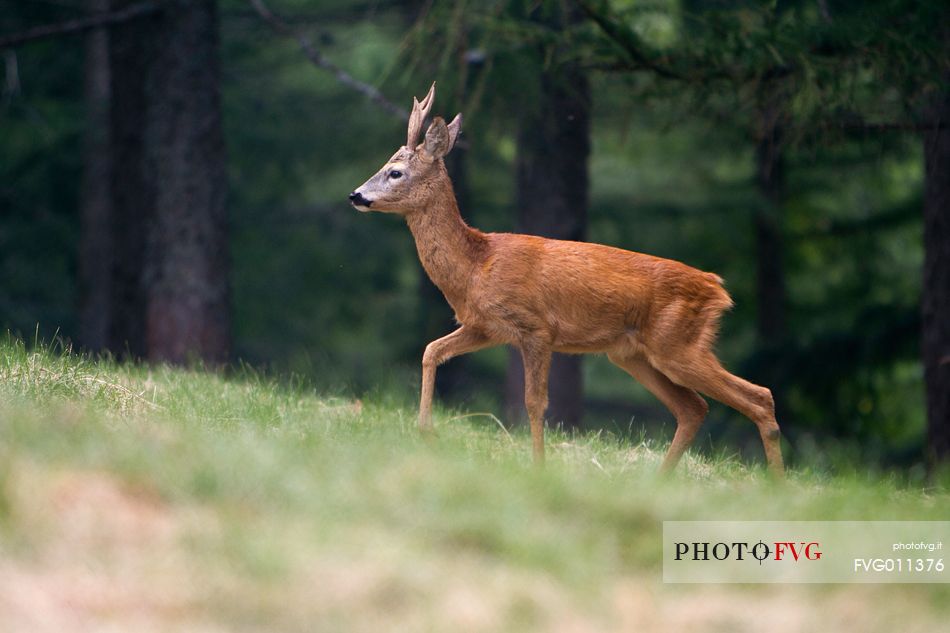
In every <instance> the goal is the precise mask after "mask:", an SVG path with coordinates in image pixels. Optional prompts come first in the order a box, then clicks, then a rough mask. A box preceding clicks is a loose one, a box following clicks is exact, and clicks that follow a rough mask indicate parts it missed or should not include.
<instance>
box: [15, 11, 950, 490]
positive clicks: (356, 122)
mask: <svg viewBox="0 0 950 633" xmlns="http://www.w3.org/2000/svg"><path fill="white" fill-rule="evenodd" d="M568 4H570V3H568ZM568 4H564V3H561V2H541V3H538V2H530V1H508V0H493V1H491V2H472V1H468V2H443V1H438V2H433V3H415V2H391V3H375V2H372V3H351V2H344V1H343V0H323V1H321V2H310V1H304V0H293V1H291V0H283V1H277V0H273V1H270V2H268V5H269V6H271V7H272V8H273V9H274V10H275V11H277V12H279V13H280V14H282V15H284V16H286V17H287V18H288V20H289V21H290V22H291V23H292V24H294V25H295V27H296V28H299V29H300V30H301V31H302V32H303V33H304V34H306V35H307V36H308V37H310V38H311V39H312V40H313V42H314V43H315V44H316V46H317V47H318V48H319V49H320V50H321V51H322V52H323V53H324V54H325V55H327V57H329V58H330V59H333V60H335V61H336V62H337V63H339V64H340V65H341V66H343V67H344V68H345V69H347V70H348V71H349V72H351V73H352V74H353V75H355V76H357V77H359V78H360V79H363V80H365V81H368V82H369V83H372V84H373V85H377V86H379V87H380V88H381V90H382V91H383V93H384V94H386V95H388V96H389V97H390V98H391V99H392V100H393V101H394V102H395V103H397V104H400V105H403V106H404V107H408V105H409V103H410V99H411V96H412V95H413V94H421V93H422V92H423V91H424V90H425V89H426V88H427V86H428V85H429V82H430V81H432V79H437V80H438V81H439V97H438V103H437V105H436V111H437V113H440V114H447V115H450V116H451V115H452V114H454V112H455V111H459V110H460V111H462V112H463V113H464V115H465V132H464V134H465V136H464V137H463V140H464V141H465V142H466V144H467V149H465V150H464V155H465V174H466V175H467V181H468V205H467V208H464V209H463V212H464V213H465V216H466V219H468V220H469V221H470V222H471V223H472V224H473V225H475V226H478V227H479V228H482V229H484V230H490V231H504V230H510V229H511V228H512V226H513V223H514V218H515V215H516V213H515V210H514V208H513V204H514V203H513V200H514V198H515V196H514V191H513V183H514V174H515V168H516V165H515V157H516V151H517V148H516V145H515V141H514V138H516V136H515V132H516V129H517V123H518V115H519V112H520V107H521V104H523V103H526V102H530V100H531V99H532V98H533V95H532V94H531V93H530V91H526V89H525V88H524V86H525V85H529V84H532V83H533V82H529V81H527V79H528V78H530V77H532V76H533V75H534V74H536V73H537V72H538V69H539V68H541V67H543V66H545V65H551V64H560V63H566V62H572V63H575V62H579V63H581V64H583V65H584V67H586V68H588V69H589V70H590V72H591V75H592V90H593V101H594V108H595V110H594V119H593V139H592V140H593V148H594V151H593V154H592V162H591V168H590V172H591V179H592V190H591V196H590V213H589V218H590V231H589V236H590V239H592V240H595V241H601V242H605V243H608V244H612V245H616V246H620V247H623V248H628V249H632V250H637V251H642V252H648V253H652V254H656V255H660V256H665V257H671V258H675V259H680V260H683V261H685V262H687V263H689V264H691V265H694V266H697V267H700V268H703V269H707V270H713V271H716V272H717V273H719V274H721V275H722V276H723V277H725V278H726V280H727V285H728V289H729V291H730V292H731V293H732V294H733V296H734V298H735V299H736V303H737V306H736V309H735V310H734V311H733V312H732V313H731V314H729V315H728V316H727V318H726V320H725V322H724V331H723V335H722V337H721V344H720V348H721V351H722V355H723V356H724V358H725V359H726V361H727V364H728V365H729V366H730V367H732V368H733V369H735V370H736V371H737V372H738V373H740V374H744V375H749V376H754V375H755V373H756V371H758V369H759V368H761V367H765V366H768V365H769V364H770V363H771V362H772V361H773V358H772V357H770V356H768V354H766V353H765V352H764V351H762V349H761V342H760V341H757V340H756V337H755V303H756V297H755V256H756V245H755V243H754V237H753V230H752V226H753V223H752V218H753V215H754V213H755V211H756V209H757V208H758V207H759V206H760V205H761V204H762V200H761V197H760V195H759V194H758V193H757V191H756V188H755V184H754V178H755V174H754V156H753V152H754V145H755V133H756V130H755V128H756V122H755V120H754V118H755V117H754V114H755V112H756V108H758V107H759V106H760V105H761V104H760V100H761V97H762V94H761V93H762V91H761V88H762V86H763V85H764V84H765V83H768V82H773V81H774V82H781V83H782V88H781V89H782V90H783V91H784V92H783V93H782V94H784V95H786V97H787V107H788V110H789V116H790V122H789V125H788V130H789V138H790V141H791V143H790V145H789V150H788V154H787V173H788V187H787V190H788V197H787V200H786V202H785V204H784V207H783V212H784V231H785V234H786V249H787V251H786V261H785V268H786V274H787V285H788V288H789V295H790V296H789V299H790V305H789V318H788V320H789V328H790V340H789V341H788V342H787V344H786V346H785V347H784V348H783V349H782V350H781V352H782V353H783V356H784V357H785V358H786V359H788V360H787V365H786V366H785V368H784V378H785V381H786V383H787V386H788V389H789V403H788V405H789V414H790V415H789V419H788V420H782V424H783V428H784V429H785V431H786V434H787V436H788V437H789V438H791V440H792V444H791V446H790V448H791V449H792V455H793V459H806V460H807V459H809V458H810V457H809V455H810V454H811V453H812V452H813V448H812V447H816V446H817V447H823V446H826V445H828V444H831V443H838V442H840V443H841V444H842V445H843V446H844V448H843V449H842V450H845V451H846V452H847V451H851V450H854V451H857V452H858V453H859V454H860V456H861V457H862V458H863V459H870V460H873V461H874V462H875V463H878V464H880V465H884V466H890V465H895V464H896V465H900V466H902V467H912V466H914V465H915V464H919V462H920V460H921V458H922V450H921V448H922V445H923V437H924V434H923V428H924V419H923V414H922V406H921V393H922V384H921V372H920V366H919V364H918V362H917V360H916V357H917V354H918V350H917V342H916V341H917V324H916V313H917V304H918V299H917V297H918V296H919V292H920V281H919V274H918V273H917V271H918V270H919V267H920V261H921V257H922V250H921V245H920V240H919V232H920V220H919V217H920V214H919V206H920V198H921V181H922V174H921V156H920V153H921V150H920V144H919V142H918V141H917V139H916V137H915V135H913V134H911V133H907V132H900V131H890V132H884V133H878V132H874V131H856V130H855V127H860V126H861V125H863V124H864V123H865V122H867V121H870V122H887V121H891V120H905V119H906V120H907V121H910V122H912V117H910V116H909V115H910V114H913V113H914V112H916V110H914V108H915V107H916V105H917V104H919V102H920V100H921V99H922V98H923V96H924V95H925V93H926V92H927V91H928V90H932V89H933V88H934V86H935V85H936V84H935V83H934V81H933V73H934V72H935V69H936V68H938V67H939V66H940V64H944V63H945V62H946V57H945V55H943V54H941V53H940V51H939V49H938V44H939V43H938V41H937V40H936V39H935V38H936V36H937V29H933V28H931V26H932V25H934V24H939V23H941V21H940V15H941V13H940V12H941V11H943V10H944V9H943V8H942V7H941V3H936V2H928V3H909V2H906V1H901V0H886V1H884V0H882V1H875V2H850V1H843V0H842V1H832V0H829V1H828V2H827V3H816V2H798V1H796V2H778V3H776V2H765V3H763V2H747V1H740V2H730V1H721V2H720V1H717V2H713V3H709V2H702V3H700V2H691V1H687V0H682V1H680V2H673V1H671V0H669V1H668V0H660V1H656V2H650V3H643V2H626V1H623V2H621V1H616V0H612V1H610V2H584V3H582V4H584V5H589V7H590V8H591V9H592V10H594V11H596V12H598V14H599V15H602V17H603V23H602V24H601V23H600V22H598V21H595V20H594V19H592V18H591V17H590V16H589V15H588V16H586V17H584V18H583V19H574V20H572V21H570V24H569V25H568V28H562V25H557V26H558V28H554V26H553V25H552V21H553V22H556V21H557V20H559V19H561V18H563V17H564V16H563V9H564V7H566V6H568ZM820 4H826V5H827V6H828V7H829V11H830V14H831V17H832V20H831V21H830V22H828V21H827V20H826V19H825V18H824V17H823V16H822V15H821V13H820V10H819V9H820V7H819V5H820ZM571 6H573V5H571ZM220 8H221V57H222V68H223V77H222V92H223V104H224V115H225V118H224V120H225V128H226V137H227V144H228V156H229V163H228V169H229V178H230V189H231V193H230V202H229V204H230V213H231V255H232V262H233V275H232V286H233V297H234V309H233V314H234V339H235V340H234V349H235V357H236V359H238V360H242V361H245V362H247V363H249V364H250V365H252V366H256V367H260V366H263V367H269V368H274V369H275V370H277V371H284V372H287V371H291V372H297V373H300V374H304V375H306V376H307V379H308V380H309V381H311V382H313V383H314V384H316V385H319V386H320V387H321V388H331V389H332V391H333V392H334V393H348V394H353V395H358V396H365V394H367V393H369V394H378V393H391V394H396V393H398V394H399V395H398V400H399V402H401V403H406V402H412V401H414V399H415V397H416V389H417V384H416V383H417V380H418V379H417V378H416V376H417V372H418V362H419V358H420V356H421V351H422V349H423V347H424V345H425V344H426V342H428V341H427V340H425V337H424V335H423V333H422V330H423V329H424V328H423V327H422V326H421V325H420V324H421V323H424V322H425V321H426V319H425V318H424V316H425V315H422V314H420V312H421V311H422V310H425V309H426V308H425V305H424V304H423V303H422V301H421V299H420V298H419V293H418V290H417V288H418V278H419V275H420V269H419V266H418V263H417V261H416V255H415V252H414V249H413V246H412V243H411V240H410V237H409V235H408V232H407V231H406V229H405V226H403V224H402V223H401V222H399V221H398V220H396V219H394V218H392V217H380V216H376V215H372V216H367V215H360V214H357V213H356V212H354V211H353V210H352V209H351V208H350V207H349V206H348V205H347V204H346V195H347V193H348V192H349V191H351V190H352V189H353V188H354V187H355V186H357V185H359V184H360V183H361V182H362V181H363V180H364V179H365V178H366V177H368V176H369V175H370V174H372V173H373V172H374V171H375V170H376V169H377V168H378V166H379V165H380V164H381V163H382V161H384V160H385V159H386V158H387V157H388V156H389V155H390V153H391V152H392V151H393V150H395V148H396V147H398V146H399V145H400V144H401V143H402V141H403V138H404V132H405V128H404V123H403V122H402V121H399V120H397V119H396V118H394V117H391V116H390V115H388V114H386V113H384V112H381V111H380V110H379V109H377V108H376V106H374V105H373V104H372V103H370V102H368V101H366V100H365V99H364V98H363V97H361V96H358V95H355V94H354V93H352V92H350V91H349V89H347V88H346V87H345V86H343V85H341V84H340V83H339V82H338V81H337V80H336V78H334V77H333V76H331V75H329V74H327V73H326V72H325V71H322V70H320V69H317V68H315V67H313V66H312V65H311V64H310V62H308V61H307V60H306V59H305V58H304V57H303V55H302V54H301V52H300V51H299V49H298V47H297V45H296V44H295V43H294V42H292V41H291V40H288V39H283V38H280V37H278V36H277V35H276V34H275V33H273V32H272V31H271V30H270V29H269V28H268V27H267V25H265V24H264V23H262V22H261V21H260V20H259V19H258V17H257V16H256V14H254V13H253V11H251V10H250V8H249V5H248V4H247V2H245V1H244V0H222V2H221V3H220ZM0 9H2V10H0V31H2V32H4V33H7V32H14V31H19V30H22V29H24V28H27V27H29V26H35V25H37V24H44V23H51V22H55V21H58V20H62V19H65V18H69V17H75V15H76V9H75V8H74V7H72V6H68V7H67V6H60V4H59V3H36V2H28V3H22V2H9V1H6V2H4V1H3V0H0ZM605 25H609V26H611V27H612V28H613V29H614V30H613V32H612V33H613V34H611V33H610V32H608V30H607V29H605V28H604V26H605ZM81 49H82V40H81V37H73V38H64V39H57V40H50V41H45V42H37V43H33V44H29V45H25V46H23V47H21V48H18V49H17V51H16V60H17V63H18V69H19V78H20V92H19V93H16V94H9V95H6V94H5V95H3V97H2V100H0V155H2V160H0V327H4V328H10V329H12V330H13V331H18V332H21V333H26V334H28V335H29V334H30V333H32V332H34V330H35V329H36V327H37V323H39V333H40V336H41V338H49V337H52V336H53V335H54V333H55V332H59V333H60V334H61V335H62V336H63V337H64V338H65V339H67V340H69V339H72V338H73V337H75V335H76V332H77V324H76V322H75V306H76V302H77V301H76V299H77V298H76V296H75V269H76V262H75V257H76V239H77V233H78V190H79V176H80V169H81V165H80V161H81V155H80V136H81V132H82V130H83V125H84V122H83V108H82V101H81V81H80V79H79V78H80V77H81V75H82V69H81V59H82V52H81ZM658 68H659V69H666V70H667V71H669V72H667V73H666V74H667V75H672V76H663V75H662V74H660V75H658V74H657V69H658ZM447 327H448V325H447ZM504 367H505V363H504V358H503V356H502V355H501V354H500V353H499V352H498V351H495V352H482V353H479V354H477V355H475V357H474V362H473V363H472V364H471V365H470V366H469V368H470V370H471V373H470V375H469V379H468V384H467V385H466V389H465V390H464V391H463V393H462V395H461V396H460V400H459V401H458V402H456V403H454V404H456V405H458V404H465V403H473V402H478V403H480V404H481V403H483V404H484V408H485V409H487V410H491V411H493V412H495V413H497V412H498V411H499V410H500V405H499V402H500V394H501V390H502V384H503V372H504ZM141 371H145V370H144V369H142V370H141ZM585 376H586V378H587V380H586V388H587V390H588V394H589V402H588V404H589V405H590V406H589V410H590V411H591V413H590V414H589V415H588V419H587V424H588V425H589V426H590V427H592V428H605V429H611V430H615V431H617V430H618V429H619V431H617V432H618V433H620V432H622V433H625V434H630V435H633V436H636V435H637V434H639V433H641V432H645V433H646V436H647V437H648V438H649V439H657V438H667V437H668V436H669V432H670V429H671V427H672V419H671V417H670V416H668V415H667V414H666V413H665V412H660V411H658V410H657V409H656V408H655V401H654V400H653V399H652V398H651V397H650V396H649V395H647V394H645V393H643V392H642V390H637V388H636V387H635V386H634V385H633V384H632V382H631V381H630V380H629V378H628V377H627V376H626V375H625V374H623V373H622V372H619V371H618V370H617V369H616V368H614V367H612V366H610V365H609V364H608V363H607V362H606V361H605V360H604V359H599V358H593V359H590V360H589V361H587V366H586V369H585ZM87 387H88V386H87ZM392 397H396V396H392ZM648 407H654V408H650V409H648ZM632 411H636V412H638V414H637V415H636V416H635V417H634V418H633V419H632V420H631V412H632ZM644 411H648V412H649V414H648V415H647V414H644V413H642V412H644ZM706 430H707V431H708V432H709V433H710V435H704V436H703V437H702V438H701V441H700V445H701V446H704V447H709V446H717V447H718V446H723V445H725V446H735V447H742V449H743V451H744V452H746V449H748V451H750V454H754V455H757V454H758V452H759V450H760V447H759V446H758V440H757V438H756V437H755V435H754V432H752V430H751V428H750V426H749V425H748V424H747V422H745V421H740V420H738V418H737V417H736V416H733V414H732V413H731V412H728V411H726V410H725V409H724V408H714V410H713V414H712V416H711V420H710V423H709V425H707V427H706ZM710 437H712V438H713V439H712V440H710ZM849 442H851V443H854V446H853V447H851V448H848V444H849ZM855 447H856V448H855ZM819 461H820V460H819ZM912 472H916V471H912ZM209 481H211V480H209ZM209 485H210V484H209Z"/></svg>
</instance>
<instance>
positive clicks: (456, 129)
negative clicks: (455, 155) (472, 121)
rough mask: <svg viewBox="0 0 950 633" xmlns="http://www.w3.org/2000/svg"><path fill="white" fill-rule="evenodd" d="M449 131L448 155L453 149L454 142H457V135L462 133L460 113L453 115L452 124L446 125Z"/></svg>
mask: <svg viewBox="0 0 950 633" xmlns="http://www.w3.org/2000/svg"><path fill="white" fill-rule="evenodd" d="M448 129H449V151H448V152H446V154H448V153H449V152H451V151H452V148H453V147H455V141H457V140H458V138H459V134H461V133H462V113H461V112H459V113H458V114H456V115H455V118H454V119H452V122H451V123H449V125H448Z"/></svg>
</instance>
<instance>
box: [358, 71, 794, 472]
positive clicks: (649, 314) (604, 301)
mask: <svg viewBox="0 0 950 633" xmlns="http://www.w3.org/2000/svg"><path fill="white" fill-rule="evenodd" d="M434 95H435V84H434V83H433V84H432V87H431V88H430V89H429V93H428V94H427V95H426V97H425V98H424V99H423V100H422V102H419V101H418V100H416V99H413V107H412V114H411V115H410V117H409V130H408V135H407V137H406V144H405V145H404V146H403V147H400V148H399V149H398V150H397V151H396V153H395V154H393V156H392V158H390V159H389V160H388V161H387V162H386V164H385V165H383V167H382V169H380V170H379V171H378V172H377V173H376V175H374V176H373V177H372V178H370V179H369V180H367V181H366V182H365V183H363V184H362V185H361V186H360V187H359V188H358V189H356V191H354V192H353V193H351V194H350V196H349V199H350V202H351V203H352V205H353V206H354V207H355V208H356V209H358V210H360V211H382V212H386V213H395V214H398V215H401V216H402V217H403V218H405V220H406V223H407V224H408V225H409V230H410V231H411V232H412V235H413V237H414V238H415V242H416V249H417V250H418V253H419V259H420V261H421V262H422V265H423V267H424V268H425V270H426V273H428V275H429V277H430V278H431V279H432V281H433V282H434V283H435V284H436V285H437V286H438V287H439V289H440V290H441V291H442V293H443V294H444V295H445V298H446V300H448V302H449V304H451V306H452V308H453V309H454V310H455V318H456V320H457V321H458V323H459V324H460V327H459V328H458V329H457V330H455V331H454V332H452V333H451V334H449V335H447V336H444V337H442V338H440V339H438V340H436V341H433V342H431V343H429V345H428V346H427V347H426V350H425V354H424V355H423V357H422V397H421V400H420V403H419V427H420V428H421V429H422V430H430V429H431V424H432V422H431V419H430V412H431V407H432V392H433V386H434V383H435V372H436V367H437V366H438V365H439V364H441V363H443V362H445V361H447V360H448V359H450V358H452V357H454V356H458V355H460V354H465V353H468V352H473V351H476V350H480V349H484V348H486V347H491V346H496V345H503V344H509V345H514V346H515V347H517V348H518V349H519V350H520V351H521V355H522V358H523V359H524V367H525V406H526V408H527V411H528V418H529V420H530V424H531V439H532V447H533V454H534V458H535V460H536V461H539V462H540V461H543V459H544V417H543V416H544V411H545V408H546V407H547V401H548V385H547V381H548V368H549V366H550V362H551V353H552V352H555V351H556V352H567V353H574V354H581V353H606V354H607V357H608V358H609V359H610V360H611V362H613V363H614V364H615V365H618V366H619V367H621V368H622V369H624V370H625V371H626V372H627V373H629V374H630V375H631V376H633V378H635V379H636V380H638V381H639V382H640V383H641V384H642V385H643V386H644V387H646V388H647V389H648V390H649V391H650V392H652V393H653V394H654V395H655V396H656V397H657V398H659V399H660V401H661V402H662V403H663V404H664V405H666V406H667V407H668V408H669V409H670V411H671V412H672V413H673V415H674V416H676V425H677V426H676V432H675V434H674V437H673V442H672V444H671V445H670V448H669V451H668V452H667V454H666V457H665V458H664V460H663V463H662V466H661V471H663V472H668V471H670V470H672V469H673V468H674V467H675V466H676V464H677V462H679V460H680V457H681V456H682V454H683V452H684V451H685V450H686V449H687V447H688V446H689V445H690V443H691V442H692V440H693V437H694V436H695V435H696V432H697V430H698V429H699V426H700V424H701V423H702V421H703V418H704V417H705V416H706V413H707V411H708V409H709V407H708V405H707V404H706V401H705V400H704V399H703V398H702V397H701V396H700V395H699V393H697V392H701V393H704V394H706V395H707V396H709V397H711V398H714V399H715V400H718V401H720V402H722V403H724V404H726V405H728V406H730V407H732V408H734V409H736V410H738V411H739V412H740V413H742V414H743V415H745V416H747V417H748V418H749V419H750V420H752V422H754V423H755V425H756V426H757V427H758V430H759V434H760V436H761V438H762V444H763V445H764V447H765V455H766V458H767V460H768V465H769V468H770V470H771V472H772V473H773V474H774V475H776V476H779V477H781V476H782V474H783V466H782V452H781V446H780V432H779V426H778V424H777V423H776V421H775V407H774V403H773V401H772V394H771V392H770V391H769V390H768V389H766V388H764V387H759V386H758V385H754V384H752V383H750V382H747V381H745V380H743V379H742V378H739V377H737V376H734V375H733V374H731V373H729V372H728V371H726V370H725V369H724V368H723V367H722V365H721V364H720V363H719V360H718V359H717V358H716V356H715V354H714V352H713V343H714V341H715V337H716V332H717V329H718V325H719V319H720V317H721V315H722V313H723V311H725V310H727V309H728V308H730V307H731V306H732V300H731V299H730V298H729V295H728V294H727V293H726V291H725V290H724V289H723V287H722V279H721V278H720V277H718V276H717V275H714V274H712V273H707V272H703V271H700V270H697V269H695V268H691V267H690V266H687V265H686V264H682V263H680V262H677V261H673V260H668V259H661V258H659V257H653V256H650V255H643V254H640V253H634V252H630V251H625V250H621V249H619V248H612V247H610V246H603V245H600V244H590V243H585V242H567V241H561V240H553V239H545V238H541V237H534V236H530V235H516V234H509V233H482V232H481V231H478V230H477V229H474V228H471V227H469V226H468V225H467V224H466V223H465V221H464V220H463V219H462V217H461V215H460V214H459V209H458V205H457V204H456V201H455V194H454V192H453V190H452V182H451V180H450V179H449V176H448V173H447V172H446V169H445V164H444V163H443V161H442V159H443V157H444V156H445V155H446V154H448V153H449V151H451V149H452V147H453V146H454V145H455V141H456V140H457V139H458V135H459V131H460V129H461V127H462V115H461V114H460V115H458V116H456V117H455V119H453V120H452V122H451V123H449V124H448V125H446V123H445V121H444V120H443V119H442V118H440V117H436V118H435V119H434V120H433V121H432V123H431V125H430V126H429V128H428V131H427V132H426V135H425V140H424V141H423V142H422V143H419V144H418V145H417V144H416V143H417V141H418V138H419V133H420V131H421V130H422V125H423V121H424V120H425V118H426V117H427V116H428V114H429V110H430V109H431V108H432V101H433V98H434Z"/></svg>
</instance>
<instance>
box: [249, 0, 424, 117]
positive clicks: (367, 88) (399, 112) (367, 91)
mask: <svg viewBox="0 0 950 633" xmlns="http://www.w3.org/2000/svg"><path fill="white" fill-rule="evenodd" d="M248 2H250V3H251V6H252V7H254V10H255V11H257V14H258V15H259V16H261V19H262V20H264V21H265V22H266V23H267V24H268V25H270V27H271V28H272V29H273V30H274V31H275V32H276V33H278V34H280V35H282V36H284V37H289V38H292V39H294V40H295V41H296V42H297V44H298V45H299V46H300V50H302V51H303V54H304V56H306V58H307V59H309V60H310V61H311V62H312V63H313V64H314V65H315V66H317V67H318V68H322V69H323V70H326V71H327V72H329V73H331V74H332V75H333V76H334V77H336V79H337V81H339V82H340V83H341V84H343V85H345V86H347V87H349V88H352V89H353V90H355V91H356V92H359V93H360V94H362V95H364V96H366V97H367V98H369V100H370V101H372V102H373V103H375V104H377V105H378V106H380V107H381V108H382V109H384V110H386V111H387V112H389V113H390V114H392V115H393V116H396V117H399V118H400V119H404V120H406V119H408V118H409V112H408V111H406V110H404V109H403V108H400V107H399V106H397V105H396V104H394V103H393V102H392V101H390V100H389V99H387V98H386V97H385V96H384V95H383V93H381V92H380V91H379V90H377V89H376V87H375V86H371V85H370V84H368V83H366V82H364V81H360V80H359V79H356V78H355V77H353V75H351V74H349V73H348V72H346V71H345V70H343V69H342V68H340V67H339V66H337V65H336V64H335V63H333V62H331V61H330V60H329V59H327V58H326V57H324V55H323V53H321V52H320V51H319V50H317V48H316V47H315V46H314V45H313V42H311V41H310V39H309V38H307V37H306V36H305V35H303V34H301V33H298V32H297V31H296V30H295V29H293V28H292V27H291V26H290V25H288V24H287V23H286V22H284V21H283V20H282V19H281V18H279V17H277V16H276V15H275V14H274V13H273V12H272V11H271V10H270V9H269V8H267V5H265V4H264V0H248Z"/></svg>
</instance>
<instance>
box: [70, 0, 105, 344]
mask: <svg viewBox="0 0 950 633" xmlns="http://www.w3.org/2000/svg"><path fill="white" fill-rule="evenodd" d="M86 6H87V8H88V9H89V11H90V12H105V11H108V9H109V0H87V1H86ZM85 54H86V57H85V60H84V70H83V72H84V86H83V90H84V100H85V105H86V129H85V133H84V137H83V173H82V183H81V193H80V196H81V199H80V220H79V223H80V236H79V262H78V269H79V342H80V344H81V345H82V346H83V347H84V348H86V349H88V350H90V351H94V352H98V351H102V350H104V349H106V348H108V347H109V331H110V328H111V314H112V309H111V306H112V304H111V292H112V283H111V280H112V226H111V224H112V192H111V190H110V186H111V184H110V183H111V178H112V172H111V170H112V160H111V158H112V153H111V148H110V140H109V139H110V130H109V99H110V95H111V87H110V83H111V80H110V72H109V33H108V30H107V29H106V28H98V29H94V30H92V31H90V32H89V33H88V34H87V35H86V46H85Z"/></svg>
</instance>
